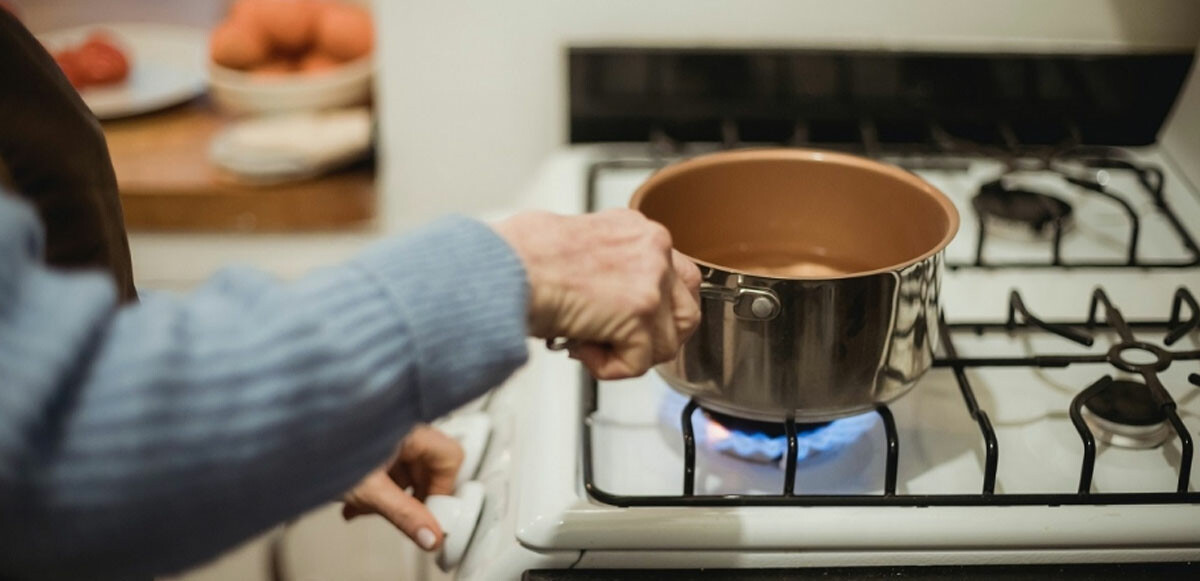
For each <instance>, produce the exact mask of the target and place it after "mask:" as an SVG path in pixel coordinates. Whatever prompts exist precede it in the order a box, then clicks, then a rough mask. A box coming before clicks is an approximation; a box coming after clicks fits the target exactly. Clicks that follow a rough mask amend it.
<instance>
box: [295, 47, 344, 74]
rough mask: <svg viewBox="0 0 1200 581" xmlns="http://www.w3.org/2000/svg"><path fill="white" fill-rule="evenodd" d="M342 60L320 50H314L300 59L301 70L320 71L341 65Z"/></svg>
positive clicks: (304, 71)
mask: <svg viewBox="0 0 1200 581" xmlns="http://www.w3.org/2000/svg"><path fill="white" fill-rule="evenodd" d="M341 64H342V63H341V61H339V60H337V59H335V58H333V57H331V56H329V55H327V54H325V53H323V52H320V51H315V50H314V51H312V52H310V53H308V54H306V55H304V56H303V57H302V58H301V59H300V66H299V67H298V68H299V70H300V72H303V73H320V72H324V71H328V70H330V69H335V68H337V67H339V66H341Z"/></svg>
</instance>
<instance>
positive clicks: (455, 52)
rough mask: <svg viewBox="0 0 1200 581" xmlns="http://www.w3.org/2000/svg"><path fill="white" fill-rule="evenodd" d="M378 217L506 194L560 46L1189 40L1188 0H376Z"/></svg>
mask: <svg viewBox="0 0 1200 581" xmlns="http://www.w3.org/2000/svg"><path fill="white" fill-rule="evenodd" d="M376 13H377V17H378V22H379V28H380V34H379V36H380V45H381V46H380V48H381V54H382V57H383V65H384V70H383V74H382V78H381V82H380V83H379V86H378V96H379V103H380V108H381V111H382V122H381V131H382V136H383V141H384V143H383V147H384V149H383V152H382V156H381V164H380V166H381V167H382V169H383V172H384V173H383V182H382V183H383V188H382V189H383V192H384V194H385V196H386V197H385V201H386V204H385V208H384V212H385V215H386V218H387V220H386V222H385V223H386V224H387V225H388V227H389V228H395V227H401V226H404V225H408V224H412V223H416V222H420V221H424V220H427V219H428V218H430V217H432V216H435V215H438V214H442V213H446V212H451V211H478V210H484V209H490V208H500V207H503V206H505V205H506V204H507V203H510V200H511V199H512V198H513V196H514V193H515V192H516V191H517V190H518V189H519V188H520V187H521V185H522V184H523V183H524V182H525V181H526V180H528V179H529V178H530V176H531V174H532V173H533V172H534V171H535V169H536V167H537V165H538V163H539V162H540V161H541V160H542V159H544V158H545V157H546V155H547V154H549V153H550V152H551V151H553V150H554V149H555V148H556V147H558V146H560V145H561V144H563V143H564V142H565V140H566V131H565V129H566V121H565V120H566V98H565V83H564V81H563V79H564V70H565V58H564V54H565V51H564V49H565V47H566V46H569V45H589V44H590V45H611V44H641V45H674V46H696V45H700V46H746V45H751V46H789V47H793V46H853V47H861V48H881V49H888V48H901V47H903V48H929V49H938V50H955V49H964V48H965V49H972V50H988V49H995V50H1008V51H1035V50H1052V51H1109V50H1152V49H1156V48H1179V47H1187V48H1192V47H1195V46H1196V44H1197V42H1198V40H1200V2H1195V1H1193V0H1149V1H1135V0H1055V1H1053V2H1046V1H1044V0H992V1H989V2H980V1H958V0H906V1H904V2H894V1H890V0H837V1H833V2H831V1H818V0H737V1H734V0H607V1H603V2H582V1H573V2H565V1H561V0H560V1H553V0H509V1H506V2H495V1H492V0H460V1H457V2H413V1H395V0H376Z"/></svg>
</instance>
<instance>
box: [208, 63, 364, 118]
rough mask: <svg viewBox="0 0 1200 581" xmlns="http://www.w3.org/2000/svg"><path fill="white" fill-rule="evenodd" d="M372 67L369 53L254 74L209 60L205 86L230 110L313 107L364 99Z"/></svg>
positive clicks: (327, 107) (361, 101)
mask: <svg viewBox="0 0 1200 581" xmlns="http://www.w3.org/2000/svg"><path fill="white" fill-rule="evenodd" d="M373 69H374V60H373V59H372V58H371V57H369V56H368V57H364V58H361V59H358V60H355V61H352V62H349V63H345V64H343V65H341V66H339V67H337V68H333V69H329V70H326V71H319V72H309V73H301V72H297V73H281V74H254V73H249V72H245V71H239V70H235V69H230V68H226V67H223V66H220V65H218V64H216V63H209V69H208V70H209V88H210V92H211V94H212V96H213V100H214V101H215V102H216V104H217V106H219V107H220V108H222V109H223V110H226V111H229V112H231V113H238V114H243V113H282V112H289V111H315V110H318V109H332V108H335V107H346V106H349V105H359V104H362V103H366V102H367V101H368V100H369V99H370V97H371V75H372V71H373Z"/></svg>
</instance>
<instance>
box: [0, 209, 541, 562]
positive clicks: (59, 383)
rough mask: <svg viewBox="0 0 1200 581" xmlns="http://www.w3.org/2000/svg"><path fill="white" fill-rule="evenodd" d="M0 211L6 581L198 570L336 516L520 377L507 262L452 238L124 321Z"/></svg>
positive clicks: (468, 228) (27, 229)
mask: <svg viewBox="0 0 1200 581" xmlns="http://www.w3.org/2000/svg"><path fill="white" fill-rule="evenodd" d="M41 247H42V233H41V229H40V227H39V224H38V222H37V220H36V217H35V215H34V213H33V212H32V211H31V209H30V208H29V207H28V206H26V205H24V204H23V203H21V202H18V201H17V200H15V199H14V198H12V197H10V196H7V195H5V194H4V193H3V192H0V577H5V578H8V577H12V576H16V577H32V576H36V577H38V578H47V577H70V578H99V577H111V576H128V575H144V574H153V573H161V572H166V571H170V570H174V569H179V568H182V567H184V566H187V565H190V564H193V563H196V562H198V561H200V560H202V559H205V558H207V557H210V556H212V555H214V554H216V553H217V552H219V551H220V550H222V549H224V548H227V547H230V546H232V545H233V544H235V543H237V542H238V541H240V540H243V539H246V538H248V537H250V536H252V535H253V534H255V533H257V532H259V531H262V530H264V529H265V528H267V527H269V526H270V525H272V524H274V523H277V522H280V521H281V520H284V519H286V518H288V517H289V516H292V515H295V514H297V513H299V512H301V511H303V510H304V509H306V508H309V507H312V506H314V505H316V504H318V503H320V502H322V501H326V500H329V499H331V498H334V497H336V496H337V495H338V494H340V493H342V492H343V491H345V490H346V489H348V488H349V487H351V486H352V485H354V484H355V482H356V481H357V480H358V478H360V477H361V476H362V475H363V474H365V473H366V472H368V471H369V470H370V469H372V468H373V467H375V466H377V465H378V464H379V463H380V462H382V461H383V460H384V459H385V458H386V456H387V455H388V453H389V452H390V451H391V450H392V449H393V447H394V446H395V444H396V442H397V441H398V440H399V438H400V437H402V436H403V434H404V433H405V432H407V431H408V429H409V428H410V427H411V426H412V425H413V424H414V423H415V422H418V421H422V420H428V419H432V418H434V417H436V416H438V415H440V414H442V413H444V412H446V411H448V410H450V409H452V408H453V407H455V406H456V405H457V404H460V403H462V402H465V401H467V400H468V399H470V398H472V397H474V396H476V395H478V394H480V393H481V392H483V391H484V390H486V389H487V388H489V387H491V386H494V385H496V384H498V383H499V382H501V381H502V380H503V379H504V378H505V377H507V376H508V375H509V374H510V373H511V372H512V371H513V370H514V369H515V368H516V367H518V366H519V365H520V364H521V363H522V362H523V361H524V359H525V356H526V351H525V341H524V337H525V317H526V301H527V299H526V297H527V292H528V291H527V288H526V281H525V273H524V270H523V269H522V265H521V262H520V260H519V259H518V258H517V257H516V255H515V254H514V253H513V252H512V250H511V249H510V248H509V247H508V246H507V245H506V244H505V243H504V241H503V240H502V239H500V238H499V237H498V236H496V235H495V234H494V233H493V232H492V231H491V229H489V228H488V227H487V226H484V225H482V224H480V223H477V222H474V221H471V220H467V219H463V218H457V219H447V220H444V221H441V222H439V223H437V224H435V225H433V226H431V227H429V228H426V229H424V230H422V231H420V232H418V233H415V234H413V235H411V236H409V237H406V238H402V239H397V240H389V241H386V242H384V243H382V244H379V245H378V246H375V247H373V248H371V249H369V250H367V251H366V252H365V253H363V254H362V255H360V256H359V257H358V258H357V259H355V260H353V261H351V262H350V263H347V264H345V265H342V266H339V267H335V268H330V269H327V270H323V271H319V272H317V273H314V274H312V275H310V276H308V277H306V278H304V279H302V280H299V281H297V282H295V283H291V284H281V283H279V282H276V281H274V280H271V279H270V278H269V277H266V276H264V275H261V274H258V273H255V272H252V271H230V272H226V273H225V274H224V275H223V276H218V277H217V278H216V279H214V280H213V281H211V282H210V283H209V284H208V285H207V286H205V287H204V288H202V289H200V290H199V291H197V292H196V293H195V294H193V295H191V296H188V297H186V298H170V297H163V296H155V297H152V298H151V299H149V300H146V301H144V302H143V303H141V304H138V305H133V306H129V307H125V308H118V307H117V306H116V303H115V294H114V290H113V287H112V284H111V282H109V281H108V280H107V279H106V278H104V277H102V276H100V275H98V274H89V273H64V272H56V271H53V270H49V269H47V268H46V267H45V266H43V264H42V263H41V259H40V252H41Z"/></svg>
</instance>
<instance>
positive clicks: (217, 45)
mask: <svg viewBox="0 0 1200 581" xmlns="http://www.w3.org/2000/svg"><path fill="white" fill-rule="evenodd" d="M270 53H271V47H270V45H269V44H268V43H267V38H266V36H265V35H264V34H263V32H262V30H259V29H258V28H257V27H256V26H254V25H253V24H251V23H249V22H246V21H244V20H242V19H230V20H227V21H225V22H222V23H221V24H220V25H218V26H217V28H216V29H214V30H213V32H212V37H211V38H210V40H209V54H210V55H211V56H212V60H213V62H215V63H217V64H219V65H221V66H223V67H229V68H233V69H248V68H250V67H253V66H255V65H258V64H260V63H262V62H264V61H266V60H267V57H268V56H269V55H270Z"/></svg>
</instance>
